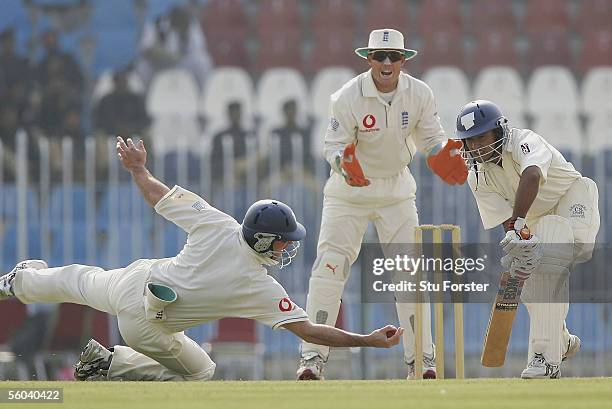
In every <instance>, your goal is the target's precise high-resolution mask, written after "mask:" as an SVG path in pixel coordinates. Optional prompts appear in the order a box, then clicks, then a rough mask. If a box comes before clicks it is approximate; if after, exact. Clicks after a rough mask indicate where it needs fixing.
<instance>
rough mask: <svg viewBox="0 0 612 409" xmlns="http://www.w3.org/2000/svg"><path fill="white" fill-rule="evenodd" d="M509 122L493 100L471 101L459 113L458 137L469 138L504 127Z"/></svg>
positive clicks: (456, 136) (456, 134) (456, 135)
mask: <svg viewBox="0 0 612 409" xmlns="http://www.w3.org/2000/svg"><path fill="white" fill-rule="evenodd" d="M506 122H507V120H506V118H505V117H504V115H503V114H502V112H501V109H499V107H498V106H497V105H495V104H494V103H493V102H491V101H486V100H484V99H479V100H476V101H472V102H469V103H467V104H465V105H464V106H463V108H461V111H460V112H459V115H457V130H456V132H455V138H456V139H462V140H463V139H468V138H471V137H473V136H476V135H481V134H483V133H485V132H487V131H491V130H493V129H496V128H499V127H502V126H503V125H504V124H505V123H506Z"/></svg>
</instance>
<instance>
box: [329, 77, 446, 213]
mask: <svg viewBox="0 0 612 409" xmlns="http://www.w3.org/2000/svg"><path fill="white" fill-rule="evenodd" d="M446 139H447V138H446V137H445V136H444V130H443V129H442V125H441V124H440V118H439V117H438V114H437V111H436V106H435V102H434V96H433V93H432V91H431V89H430V88H429V86H427V84H425V83H424V82H423V81H420V80H418V79H416V78H414V77H412V76H410V75H408V74H406V73H403V72H402V73H400V76H399V80H398V84H397V88H396V91H395V94H394V95H393V98H392V99H391V100H390V102H386V101H385V100H384V99H383V98H382V97H381V95H380V93H379V91H378V90H377V89H376V86H375V85H374V80H373V79H372V74H371V71H366V72H364V73H362V74H360V75H358V76H356V77H355V78H353V79H351V80H350V81H349V82H347V83H346V84H345V85H344V86H343V87H342V88H341V89H340V90H338V91H336V92H335V93H334V94H332V96H331V102H330V123H329V126H328V128H327V131H326V133H325V152H324V153H325V158H326V159H327V160H328V162H330V163H331V164H332V165H333V161H334V159H335V155H336V154H337V152H339V151H342V150H343V149H344V147H345V146H346V145H347V144H349V143H351V142H356V143H357V148H356V155H357V158H358V160H359V162H360V163H361V167H362V168H363V171H364V174H365V176H366V177H367V178H368V179H370V181H371V182H372V183H371V185H370V186H368V187H362V188H354V187H351V186H348V185H347V184H346V183H345V181H344V178H343V177H342V176H341V175H339V174H338V173H337V172H332V174H331V177H330V179H329V181H328V183H327V185H326V187H325V195H327V196H335V197H340V198H343V199H347V200H351V201H357V202H364V201H365V202H367V201H368V200H370V199H371V200H372V201H373V202H376V200H378V202H377V203H378V204H380V203H381V202H380V200H383V201H384V199H385V197H389V198H391V199H397V200H401V199H405V198H407V197H411V196H414V193H415V191H416V184H415V183H414V179H413V178H412V176H411V175H410V173H409V170H408V169H407V166H408V165H409V164H410V162H411V161H412V159H413V157H414V155H415V154H416V151H417V149H418V150H420V151H422V152H424V153H425V154H428V153H429V151H431V149H433V148H434V147H435V146H437V145H439V144H442V143H444V142H446ZM398 176H399V177H398Z"/></svg>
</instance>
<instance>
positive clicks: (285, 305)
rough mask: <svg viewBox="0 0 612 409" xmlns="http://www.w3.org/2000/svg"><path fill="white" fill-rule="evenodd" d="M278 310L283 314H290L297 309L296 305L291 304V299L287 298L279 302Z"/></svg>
mask: <svg viewBox="0 0 612 409" xmlns="http://www.w3.org/2000/svg"><path fill="white" fill-rule="evenodd" d="M278 309H279V310H281V311H282V312H289V311H292V310H294V309H295V304H293V303H292V302H291V300H290V299H289V297H285V298H283V299H282V300H280V301H279V302H278Z"/></svg>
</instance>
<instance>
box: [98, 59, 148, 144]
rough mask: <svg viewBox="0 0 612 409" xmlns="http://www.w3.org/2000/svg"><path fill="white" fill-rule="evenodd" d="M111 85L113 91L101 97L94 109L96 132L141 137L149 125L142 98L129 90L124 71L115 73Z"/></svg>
mask: <svg viewBox="0 0 612 409" xmlns="http://www.w3.org/2000/svg"><path fill="white" fill-rule="evenodd" d="M113 83H114V88H113V91H112V92H111V93H110V94H107V95H105V96H104V97H102V99H100V102H99V103H98V105H97V106H96V107H95V109H94V113H93V122H94V126H95V128H96V130H97V131H99V132H102V133H104V134H105V135H112V136H113V137H114V136H117V135H124V136H132V135H138V136H142V135H143V134H144V133H145V131H146V128H147V127H148V125H149V117H148V115H147V112H146V109H145V100H144V97H143V96H142V95H140V94H137V93H135V92H132V91H131V90H130V88H129V86H128V72H127V71H126V70H122V71H118V72H116V73H115V74H114V75H113Z"/></svg>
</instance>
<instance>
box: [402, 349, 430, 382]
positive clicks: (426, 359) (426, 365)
mask: <svg viewBox="0 0 612 409" xmlns="http://www.w3.org/2000/svg"><path fill="white" fill-rule="evenodd" d="M407 365H408V376H407V377H406V379H408V380H409V381H411V380H413V379H416V372H415V370H414V361H412V362H409V363H408V364H407ZM436 375H437V373H436V357H435V353H434V354H432V355H431V356H429V355H423V379H436Z"/></svg>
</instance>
